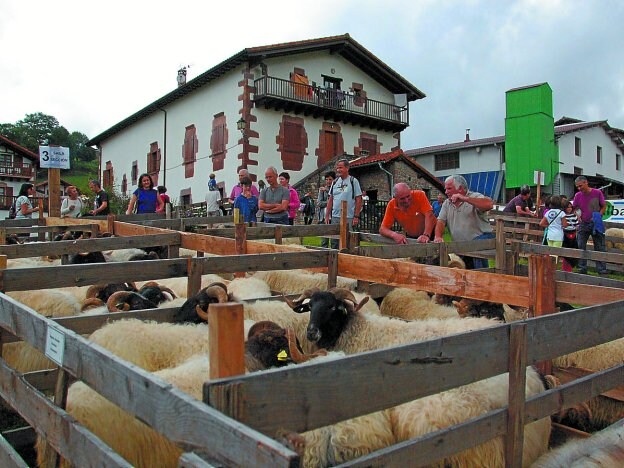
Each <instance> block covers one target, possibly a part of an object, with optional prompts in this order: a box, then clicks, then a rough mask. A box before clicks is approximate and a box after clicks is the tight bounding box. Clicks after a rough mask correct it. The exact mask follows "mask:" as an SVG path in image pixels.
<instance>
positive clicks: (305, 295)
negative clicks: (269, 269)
mask: <svg viewBox="0 0 624 468" xmlns="http://www.w3.org/2000/svg"><path fill="white" fill-rule="evenodd" d="M319 291H320V289H319V288H309V289H306V290H305V291H303V292H302V293H301V296H299V297H298V298H297V299H294V300H292V301H291V300H290V299H288V298H287V297H286V296H283V297H284V300H285V301H286V304H288V306H289V307H290V308H291V309H294V308H295V307H297V306H300V305H301V304H302V303H303V301H305V300H306V299H309V298H310V297H312V294H314V293H317V292H319Z"/></svg>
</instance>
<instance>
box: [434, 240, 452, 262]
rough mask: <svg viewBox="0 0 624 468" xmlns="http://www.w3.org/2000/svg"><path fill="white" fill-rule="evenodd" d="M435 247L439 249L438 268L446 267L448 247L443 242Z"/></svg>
mask: <svg viewBox="0 0 624 468" xmlns="http://www.w3.org/2000/svg"><path fill="white" fill-rule="evenodd" d="M436 245H437V246H438V248H439V249H440V252H439V254H438V255H439V256H440V266H441V267H447V266H448V264H449V255H448V245H447V244H446V243H445V242H440V243H439V244H436Z"/></svg>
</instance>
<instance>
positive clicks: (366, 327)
mask: <svg viewBox="0 0 624 468" xmlns="http://www.w3.org/2000/svg"><path fill="white" fill-rule="evenodd" d="M308 298H309V299H310V300H309V302H308V303H305V302H304V301H305V299H308ZM289 305H290V306H291V307H292V308H293V310H294V311H295V312H305V311H310V321H309V325H308V328H307V334H306V336H307V338H308V340H309V341H311V342H314V343H316V344H317V346H318V347H321V348H325V349H328V350H337V351H343V352H345V353H347V354H353V353H358V352H363V351H370V350H373V349H379V348H384V347H387V346H392V345H399V344H406V343H410V342H416V341H421V340H426V339H428V338H434V337H439V336H446V335H449V334H453V333H460V332H466V331H469V330H475V329H480V328H487V327H490V326H493V325H495V324H496V323H497V322H496V321H493V320H488V319H485V318H465V319H459V318H458V319H447V320H438V319H428V320H422V321H414V322H402V321H399V320H393V319H389V318H387V317H375V316H365V315H363V314H361V313H359V312H358V310H359V308H360V307H361V303H357V302H356V300H355V298H354V297H353V296H352V295H351V293H350V292H349V291H347V290H339V289H334V290H330V291H318V290H309V291H306V292H305V293H304V294H302V296H301V297H300V298H299V299H297V300H295V301H290V303H289ZM507 379H508V377H507V375H506V374H503V375H499V376H495V377H491V378H489V379H486V380H484V381H480V382H475V383H473V384H470V385H466V386H463V387H459V388H455V389H451V390H448V391H446V392H443V393H439V394H436V395H430V396H428V397H426V398H421V399H419V400H415V401H412V402H409V403H405V404H403V405H400V406H398V407H396V408H395V409H393V411H392V421H393V430H394V434H395V435H396V436H397V440H399V441H404V440H408V439H411V438H414V437H418V436H421V435H423V434H426V433H429V432H432V431H435V430H438V429H441V428H444V427H448V426H450V425H453V424H458V423H460V422H462V421H465V420H466V419H469V418H472V417H476V416H478V415H480V414H483V413H486V412H488V411H491V410H493V409H496V408H500V407H502V406H505V405H506V404H507V386H508V385H507V383H508V380H507ZM543 390H544V384H543V383H542V380H541V379H540V377H539V375H538V374H537V372H536V371H535V370H533V369H531V368H528V369H527V383H526V391H527V395H529V396H530V395H534V394H536V393H539V392H541V391H543ZM434 409H435V410H434ZM549 435H550V421H549V419H548V418H545V419H542V420H539V421H535V422H534V423H531V424H529V425H527V426H526V428H525V443H524V449H523V450H524V452H523V456H524V460H525V462H526V463H530V462H531V461H533V460H535V459H537V457H539V455H541V454H542V453H544V452H545V451H546V449H547V448H548V438H549ZM503 453H504V450H503V442H502V438H496V439H493V440H490V441H488V442H486V443H484V444H481V445H479V446H478V447H473V448H471V449H469V450H466V451H464V452H462V453H459V454H456V455H453V456H451V457H447V458H446V459H445V460H444V463H447V464H451V465H453V466H501V465H502V464H504V456H503Z"/></svg>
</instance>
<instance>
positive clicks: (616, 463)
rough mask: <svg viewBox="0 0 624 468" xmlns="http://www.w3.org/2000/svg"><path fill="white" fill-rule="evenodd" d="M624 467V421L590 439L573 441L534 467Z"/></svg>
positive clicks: (545, 456)
mask: <svg viewBox="0 0 624 468" xmlns="http://www.w3.org/2000/svg"><path fill="white" fill-rule="evenodd" d="M623 464H624V421H623V422H620V423H618V424H614V425H612V426H610V427H608V428H606V429H604V430H602V431H600V432H597V433H595V434H594V435H592V436H591V437H589V438H587V439H572V440H570V441H568V442H566V443H565V444H563V445H561V446H560V447H557V448H556V449H554V450H551V451H550V452H548V453H547V454H545V455H542V456H541V457H540V458H539V459H538V460H537V461H536V462H535V463H534V464H533V468H583V467H591V466H594V467H602V468H620V467H621V466H622V465H623Z"/></svg>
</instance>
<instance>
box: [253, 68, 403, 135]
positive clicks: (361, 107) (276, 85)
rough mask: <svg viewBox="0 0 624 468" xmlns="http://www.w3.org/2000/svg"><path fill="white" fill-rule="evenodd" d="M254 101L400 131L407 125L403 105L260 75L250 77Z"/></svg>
mask: <svg viewBox="0 0 624 468" xmlns="http://www.w3.org/2000/svg"><path fill="white" fill-rule="evenodd" d="M254 85H255V88H256V91H255V96H254V102H255V103H256V104H257V105H258V106H264V108H265V109H275V110H283V111H285V112H292V113H294V114H303V115H305V116H308V115H311V116H313V117H315V118H317V117H322V118H324V119H332V120H334V121H336V122H344V123H348V124H354V125H362V126H366V127H370V128H372V129H377V130H387V131H392V132H400V131H401V130H404V129H405V128H406V127H408V126H409V111H408V108H407V107H399V106H395V105H394V104H390V103H387V102H380V101H375V100H374V99H367V98H364V97H361V96H357V95H355V94H353V93H350V92H347V91H342V90H335V89H328V88H323V87H320V86H310V85H306V84H302V83H296V82H294V81H289V80H283V79H280V78H275V77H271V76H264V77H262V78H258V79H257V80H255V81H254Z"/></svg>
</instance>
